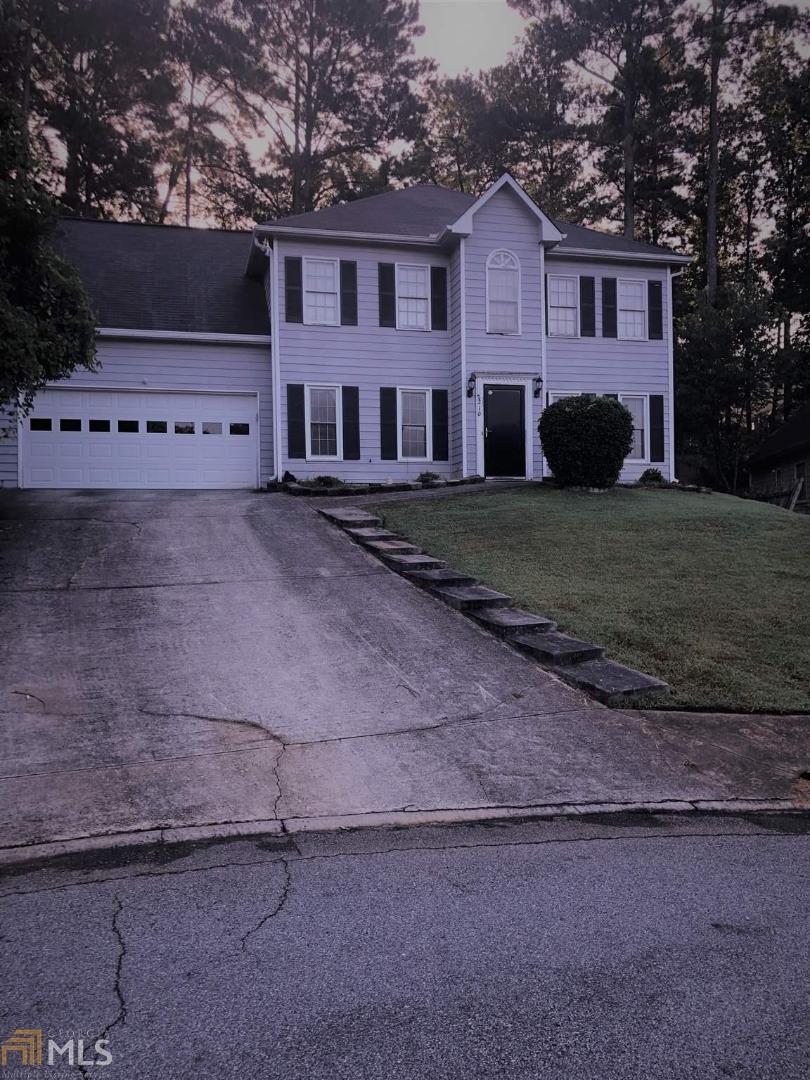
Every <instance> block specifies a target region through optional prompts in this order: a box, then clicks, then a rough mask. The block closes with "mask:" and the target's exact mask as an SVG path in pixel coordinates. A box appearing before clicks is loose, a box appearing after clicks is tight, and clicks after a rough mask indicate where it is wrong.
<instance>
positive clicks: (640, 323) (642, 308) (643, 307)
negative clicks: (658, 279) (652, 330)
mask: <svg viewBox="0 0 810 1080" xmlns="http://www.w3.org/2000/svg"><path fill="white" fill-rule="evenodd" d="M617 308H618V320H617V322H618V330H619V335H618V336H619V338H620V339H621V340H624V341H641V340H643V339H644V338H646V337H647V282H646V281H639V280H637V279H633V278H619V281H618V287H617Z"/></svg>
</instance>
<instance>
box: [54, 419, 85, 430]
mask: <svg viewBox="0 0 810 1080" xmlns="http://www.w3.org/2000/svg"><path fill="white" fill-rule="evenodd" d="M59 430H60V431H81V430H82V422H81V420H67V419H62V420H60V421H59Z"/></svg>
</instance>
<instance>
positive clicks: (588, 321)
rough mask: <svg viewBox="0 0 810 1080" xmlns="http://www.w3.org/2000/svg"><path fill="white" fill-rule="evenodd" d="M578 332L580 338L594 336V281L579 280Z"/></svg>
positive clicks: (588, 278)
mask: <svg viewBox="0 0 810 1080" xmlns="http://www.w3.org/2000/svg"><path fill="white" fill-rule="evenodd" d="M579 332H580V335H581V336H582V337H595V336H596V281H595V279H594V278H592V277H581V278H580V279H579Z"/></svg>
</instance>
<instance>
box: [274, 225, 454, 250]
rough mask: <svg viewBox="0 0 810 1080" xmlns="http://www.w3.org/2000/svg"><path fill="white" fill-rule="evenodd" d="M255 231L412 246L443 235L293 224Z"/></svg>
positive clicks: (433, 244)
mask: <svg viewBox="0 0 810 1080" xmlns="http://www.w3.org/2000/svg"><path fill="white" fill-rule="evenodd" d="M255 231H256V233H257V234H258V235H260V236H266V237H268V238H270V239H271V240H272V238H273V237H274V236H278V237H279V238H282V237H285V236H292V237H298V238H304V239H307V238H309V239H314V240H354V241H361V242H363V243H372V244H398V245H402V244H409V245H410V246H412V247H438V246H439V244H440V243H441V238H442V236H443V235H444V234H443V233H442V234H439V233H436V234H435V235H430V236H409V235H407V234H400V233H373V232H355V231H353V230H350V229H305V228H304V229H300V228H296V227H295V226H294V225H257V226H256V230H255Z"/></svg>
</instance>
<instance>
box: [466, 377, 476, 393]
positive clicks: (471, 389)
mask: <svg viewBox="0 0 810 1080" xmlns="http://www.w3.org/2000/svg"><path fill="white" fill-rule="evenodd" d="M474 393H475V375H470V377H469V379H467V397H472V396H473V394H474Z"/></svg>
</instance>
